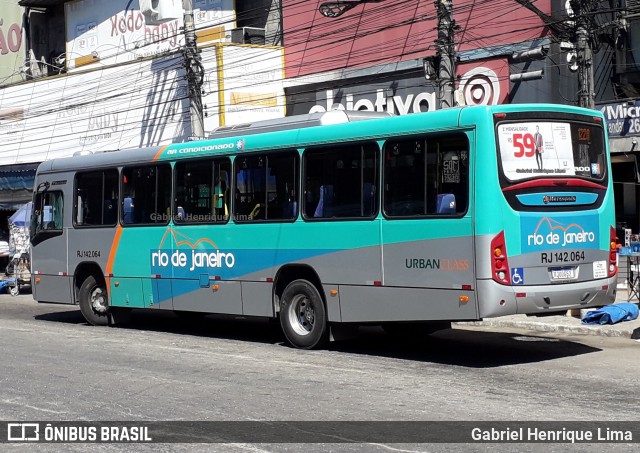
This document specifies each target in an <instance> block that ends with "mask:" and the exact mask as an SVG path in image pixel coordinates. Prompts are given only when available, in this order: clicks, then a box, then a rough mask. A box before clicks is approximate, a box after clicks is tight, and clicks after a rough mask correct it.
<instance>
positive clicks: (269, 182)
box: [30, 104, 617, 349]
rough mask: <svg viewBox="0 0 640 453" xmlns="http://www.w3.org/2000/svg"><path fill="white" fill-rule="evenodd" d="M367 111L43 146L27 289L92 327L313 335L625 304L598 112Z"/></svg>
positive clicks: (431, 327)
mask: <svg viewBox="0 0 640 453" xmlns="http://www.w3.org/2000/svg"><path fill="white" fill-rule="evenodd" d="M371 116H372V115H367V114H366V113H363V112H347V111H341V110H336V111H329V112H325V113H314V114H310V115H303V116H301V117H288V118H284V119H283V120H281V121H271V122H269V121H267V122H264V123H259V124H241V125H237V126H232V127H222V128H218V129H217V130H215V131H213V132H212V133H211V135H210V136H209V138H208V139H206V140H202V141H193V142H185V143H175V144H171V145H168V146H163V147H153V148H145V149H135V150H123V151H114V152H99V153H94V154H91V155H84V156H75V157H71V158H61V159H54V160H50V161H46V162H43V163H42V164H41V165H40V166H39V168H38V171H37V175H36V180H35V185H34V198H33V201H34V210H33V214H32V221H31V236H30V237H31V243H32V280H33V281H32V287H33V297H34V299H35V300H36V301H40V302H54V303H67V304H78V305H79V308H80V310H81V312H82V314H83V315H84V317H85V319H86V321H87V322H88V323H90V324H93V325H107V324H116V323H118V322H120V320H123V319H125V317H126V314H127V313H128V312H130V311H131V309H148V310H171V311H174V312H176V313H178V314H181V315H196V314H199V315H202V314H214V313H215V314H223V315H235V316H240V317H264V318H273V319H278V320H279V323H280V325H281V328H282V331H283V333H284V337H285V338H286V340H287V341H288V343H290V344H291V345H292V346H294V347H298V348H304V349H310V348H317V347H321V346H322V345H323V344H325V343H326V342H327V341H328V340H331V339H338V338H340V336H341V335H342V334H343V333H344V332H345V331H348V330H349V329H350V328H353V327H355V326H359V325H374V324H375V325H382V326H383V327H384V328H385V330H388V331H389V332H394V331H395V332H405V333H407V332H411V333H412V335H413V334H416V335H418V334H421V333H431V332H434V331H436V330H438V329H442V328H446V327H448V326H450V323H451V322H452V321H473V320H481V319H483V318H490V317H498V316H503V315H512V314H527V315H548V314H557V313H559V312H565V311H566V310H569V309H578V308H580V309H582V308H589V307H600V306H603V305H607V304H610V303H612V302H613V301H614V300H615V292H616V274H617V265H616V248H615V239H616V238H615V221H614V201H613V190H612V179H611V166H610V161H609V153H608V147H607V134H606V130H605V128H604V127H603V125H604V119H603V116H602V114H601V113H600V112H597V111H593V110H587V109H582V108H578V107H572V106H565V105H551V104H520V105H498V106H473V107H471V106H469V107H459V108H451V109H445V110H439V111H434V112H425V113H418V114H412V115H406V116H386V117H380V115H373V117H371ZM341 332H342V333H341Z"/></svg>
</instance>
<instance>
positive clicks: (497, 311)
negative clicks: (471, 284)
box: [478, 276, 617, 318]
mask: <svg viewBox="0 0 640 453" xmlns="http://www.w3.org/2000/svg"><path fill="white" fill-rule="evenodd" d="M616 284H617V277H615V276H614V277H611V278H607V279H601V280H594V281H588V282H579V283H570V284H558V285H540V286H504V285H500V284H498V283H496V282H494V281H493V280H481V281H479V282H478V301H479V303H478V312H479V315H480V318H492V317H496V316H505V315H515V314H527V315H544V314H548V313H552V312H560V311H566V310H570V309H574V308H592V307H602V306H603V305H609V304H612V303H613V302H614V301H615V299H616Z"/></svg>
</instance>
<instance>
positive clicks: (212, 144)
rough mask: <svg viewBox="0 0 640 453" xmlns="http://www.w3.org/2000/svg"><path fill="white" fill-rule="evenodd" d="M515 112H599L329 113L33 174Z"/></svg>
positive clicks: (55, 165)
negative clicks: (398, 114)
mask: <svg viewBox="0 0 640 453" xmlns="http://www.w3.org/2000/svg"><path fill="white" fill-rule="evenodd" d="M518 111H529V112H534V111H541V112H542V111H557V112H564V113H575V114H583V115H592V116H594V117H602V113H601V112H599V111H597V110H590V109H585V108H582V107H575V106H568V105H560V104H501V105H492V106H466V107H455V108H450V109H443V110H436V111H433V112H425V113H416V114H411V115H405V116H389V115H388V114H387V113H384V112H351V111H343V110H332V111H329V112H323V113H313V114H308V115H295V116H291V117H285V118H281V119H278V120H267V121H259V122H255V123H246V124H242V125H237V126H230V127H223V128H217V129H215V130H214V131H212V133H211V134H210V138H209V139H208V140H202V141H197V142H184V143H174V144H172V145H168V146H155V147H149V148H140V149H127V150H121V151H112V152H99V153H95V154H88V155H84V156H74V157H70V158H61V159H54V160H51V161H46V162H44V163H42V164H41V165H40V166H39V167H38V172H39V173H44V172H50V171H64V170H81V169H91V168H102V167H105V166H114V167H115V166H120V165H123V164H125V163H129V162H130V163H141V162H153V161H156V160H165V159H175V158H197V157H205V156H210V155H216V154H224V153H240V152H244V151H247V152H249V151H257V150H268V149H275V148H278V147H283V146H284V147H289V148H293V147H306V146H311V145H315V144H326V143H330V142H340V141H344V140H367V139H375V137H382V136H385V135H388V134H398V135H406V134H413V133H419V132H422V131H426V130H431V131H437V130H447V129H450V128H456V127H460V126H462V127H472V126H473V125H474V124H477V123H478V122H480V121H487V120H488V119H489V116H491V115H493V114H494V113H500V112H505V113H508V112H518ZM365 119H366V120H371V123H369V121H362V120H365ZM427 120H428V121H427ZM316 126H317V127H316ZM257 134H262V135H261V137H260V138H259V139H257V138H256V137H255V135H257ZM244 137H247V140H246V142H245V140H244Z"/></svg>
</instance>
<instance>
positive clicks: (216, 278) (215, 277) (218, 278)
mask: <svg viewBox="0 0 640 453" xmlns="http://www.w3.org/2000/svg"><path fill="white" fill-rule="evenodd" d="M213 279H214V280H222V278H220V276H219V275H216V276H214V277H213Z"/></svg>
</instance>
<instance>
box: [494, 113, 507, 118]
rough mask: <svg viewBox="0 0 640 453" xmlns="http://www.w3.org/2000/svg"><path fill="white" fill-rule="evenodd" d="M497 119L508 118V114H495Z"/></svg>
mask: <svg viewBox="0 0 640 453" xmlns="http://www.w3.org/2000/svg"><path fill="white" fill-rule="evenodd" d="M493 116H495V117H496V118H506V117H507V114H506V113H494V115H493Z"/></svg>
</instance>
